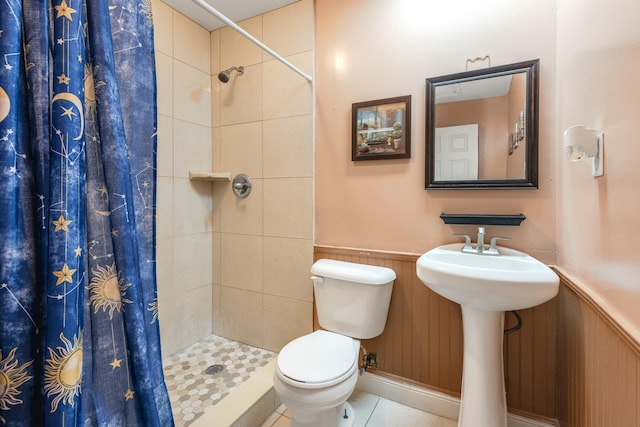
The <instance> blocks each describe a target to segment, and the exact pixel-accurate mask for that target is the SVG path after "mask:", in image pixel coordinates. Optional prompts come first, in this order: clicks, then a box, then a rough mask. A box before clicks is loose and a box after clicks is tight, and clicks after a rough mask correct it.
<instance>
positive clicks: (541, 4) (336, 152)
mask: <svg viewBox="0 0 640 427" xmlns="http://www.w3.org/2000/svg"><path fill="white" fill-rule="evenodd" d="M464 3H466V5H464V7H461V5H460V2H455V3H451V2H424V1H422V0H397V1H393V2H390V1H385V0H344V1H340V2H335V1H317V2H316V5H315V7H316V81H315V83H316V120H315V126H316V175H315V177H316V179H315V185H316V200H315V203H316V210H315V212H316V215H315V240H316V244H319V245H329V246H344V247H357V248H365V249H374V250H385V251H398V252H408V253H422V252H424V251H426V250H428V249H430V248H432V247H434V246H437V245H439V244H442V243H445V242H451V241H453V240H455V238H453V237H452V236H451V233H454V232H468V233H475V230H474V228H473V227H464V226H458V227H452V226H447V225H444V224H443V223H442V221H441V220H440V218H439V215H440V213H441V212H447V213H505V214H506V213H524V214H525V215H526V216H527V220H526V221H525V222H524V223H523V224H522V226H520V227H504V228H503V227H489V228H488V229H487V232H488V234H489V235H490V236H493V235H501V236H503V235H506V236H510V237H512V238H513V240H512V241H511V242H508V246H511V247H515V248H518V249H522V250H525V251H527V252H529V253H530V254H532V255H533V256H536V257H538V258H539V259H540V260H542V261H543V262H547V263H552V264H553V263H555V259H556V255H555V241H556V236H555V198H556V197H555V189H554V186H555V183H554V180H555V158H556V150H555V148H554V147H555V146H554V139H555V137H556V132H555V114H554V108H555V87H554V86H555V69H556V66H555V31H554V28H555V5H556V2H555V0H543V1H537V0H526V1H518V2H504V1H498V0H490V1H485V2H481V3H479V2H474V1H466V2H464ZM541 28H544V31H541ZM487 29H490V30H487ZM532 35H535V37H533V36H532ZM506 37H508V39H509V40H513V41H514V42H508V43H505V38H506ZM486 54H489V55H491V65H500V64H508V63H512V62H518V61H524V60H529V59H535V58H540V61H541V73H540V74H541V82H540V87H541V90H540V112H541V115H540V169H539V174H540V179H539V186H540V189H539V190H509V191H504V190H503V191H496V190H475V191H461V190H456V191H448V190H445V191H443V190H438V191H434V190H431V191H426V190H425V189H424V163H425V148H424V116H425V108H424V103H425V78H428V77H434V76H439V75H444V74H451V73H456V72H460V71H464V69H465V63H466V60H467V58H475V57H477V56H484V55H486ZM400 95H412V117H411V120H412V135H411V141H412V153H411V159H406V160H376V161H358V162H352V161H351V104H352V103H354V102H361V101H368V100H374V99H381V98H387V97H393V96H400Z"/></svg>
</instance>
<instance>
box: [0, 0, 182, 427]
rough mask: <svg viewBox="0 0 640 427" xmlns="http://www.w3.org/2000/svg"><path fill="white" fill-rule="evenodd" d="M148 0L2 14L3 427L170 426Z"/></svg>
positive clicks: (12, 9) (32, 3) (30, 3)
mask: <svg viewBox="0 0 640 427" xmlns="http://www.w3.org/2000/svg"><path fill="white" fill-rule="evenodd" d="M155 147H156V88H155V66H154V50H153V27H152V17H151V5H150V1H149V0H51V1H48V0H47V1H41V0H0V245H2V246H1V248H0V427H1V426H5V425H6V426H64V427H69V426H87V427H88V426H162V427H166V426H172V425H173V419H172V416H171V408H170V405H169V398H168V395H167V391H166V386H165V383H164V376H163V372H162V363H161V353H160V339H159V330H158V320H157V318H158V305H157V293H156V281H155V184H156V149H155Z"/></svg>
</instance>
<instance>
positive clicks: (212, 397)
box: [163, 335, 275, 427]
mask: <svg viewBox="0 0 640 427" xmlns="http://www.w3.org/2000/svg"><path fill="white" fill-rule="evenodd" d="M274 357H275V353H272V352H270V351H267V350H263V349H260V348H256V347H251V346H249V345H246V344H241V343H238V342H235V341H231V340H229V339H226V338H222V337H219V336H217V335H209V336H208V337H206V338H204V339H203V340H201V341H199V342H197V343H195V344H193V345H192V346H190V347H187V348H186V349H184V350H182V351H180V352H179V353H176V354H174V355H173V356H171V357H169V358H167V359H165V360H164V363H163V367H164V375H165V381H166V383H167V389H168V390H169V398H170V400H171V408H172V411H173V417H174V420H175V424H176V427H186V426H188V425H190V424H191V423H192V422H193V421H194V420H196V419H197V418H198V417H199V416H200V415H201V414H202V413H203V412H204V411H205V409H206V408H207V407H209V406H211V405H215V404H216V403H217V402H218V401H220V400H221V399H222V398H223V397H225V396H226V395H228V394H229V393H230V392H231V391H232V390H233V389H235V388H236V387H237V386H238V385H240V384H242V383H243V382H244V381H246V380H247V379H248V378H249V377H251V375H252V374H253V373H254V372H255V371H256V370H257V369H259V368H261V367H263V366H264V365H266V364H267V363H268V362H269V361H270V360H271V359H273V358H274Z"/></svg>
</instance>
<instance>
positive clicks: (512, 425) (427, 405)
mask: <svg viewBox="0 0 640 427" xmlns="http://www.w3.org/2000/svg"><path fill="white" fill-rule="evenodd" d="M356 388H357V389H358V390H361V391H364V392H367V393H371V394H375V395H376V396H380V397H384V398H385V399H389V400H393V401H395V402H398V403H401V404H403V405H406V406H409V407H412V408H415V409H419V410H421V411H425V412H429V413H431V414H434V415H438V416H440V417H445V418H449V419H452V420H457V419H458V413H459V411H460V399H457V398H455V397H451V396H449V395H447V394H444V393H439V392H437V391H434V390H429V389H427V388H422V387H418V386H416V385H414V384H409V383H403V382H400V381H396V380H392V379H390V378H386V377H381V376H379V375H374V374H370V373H368V372H365V373H364V375H360V377H359V378H358V384H357V385H356ZM507 424H508V427H556V426H557V424H556V423H547V422H543V421H540V420H534V419H531V418H526V417H522V416H520V415H515V414H507Z"/></svg>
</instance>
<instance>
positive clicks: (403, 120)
mask: <svg viewBox="0 0 640 427" xmlns="http://www.w3.org/2000/svg"><path fill="white" fill-rule="evenodd" d="M351 116H352V123H353V128H352V132H351V138H352V144H351V160H379V159H407V158H409V157H411V95H407V96H398V97H396V98H387V99H378V100H375V101H367V102H357V103H355V104H353V105H352V107H351Z"/></svg>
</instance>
